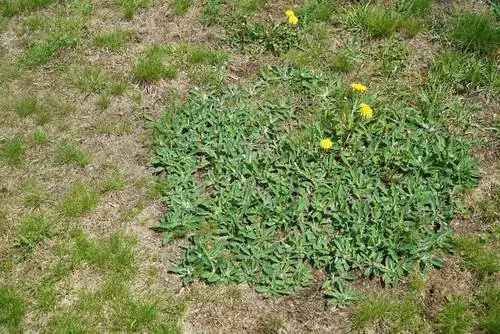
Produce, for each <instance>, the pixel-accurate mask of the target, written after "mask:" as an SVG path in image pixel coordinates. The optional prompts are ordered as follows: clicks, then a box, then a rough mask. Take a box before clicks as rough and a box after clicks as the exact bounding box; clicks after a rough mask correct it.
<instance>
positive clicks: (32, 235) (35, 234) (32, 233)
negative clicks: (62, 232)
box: [18, 213, 52, 256]
mask: <svg viewBox="0 0 500 334" xmlns="http://www.w3.org/2000/svg"><path fill="white" fill-rule="evenodd" d="M51 234H52V224H51V223H50V221H49V220H48V218H47V217H45V216H44V215H43V214H40V213H31V214H27V215H25V216H23V217H22V218H21V225H20V230H19V236H18V240H19V245H20V246H21V248H22V252H23V253H24V254H23V256H26V255H27V254H29V253H31V252H32V251H33V249H34V247H35V246H36V245H37V244H38V243H39V242H41V241H42V240H43V239H45V238H47V237H49V236H50V235H51Z"/></svg>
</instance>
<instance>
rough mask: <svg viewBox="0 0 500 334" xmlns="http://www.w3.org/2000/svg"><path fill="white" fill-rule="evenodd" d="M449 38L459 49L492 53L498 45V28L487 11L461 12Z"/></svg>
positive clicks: (486, 53) (499, 30) (499, 41)
mask: <svg viewBox="0 0 500 334" xmlns="http://www.w3.org/2000/svg"><path fill="white" fill-rule="evenodd" d="M449 38H450V40H451V42H452V43H453V44H454V45H455V46H457V47H458V48H460V49H464V50H467V51H472V52H478V53H481V54H483V55H492V54H494V52H496V50H497V49H498V47H499V46H500V28H499V27H498V24H497V23H496V22H495V19H494V18H493V17H492V16H491V15H490V14H489V13H473V12H461V13H459V14H458V15H457V16H456V18H455V22H454V25H453V27H452V29H451V30H450V32H449Z"/></svg>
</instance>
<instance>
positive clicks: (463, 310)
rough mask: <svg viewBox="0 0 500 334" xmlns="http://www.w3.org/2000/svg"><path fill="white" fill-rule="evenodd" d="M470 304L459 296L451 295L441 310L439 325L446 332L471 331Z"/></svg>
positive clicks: (454, 333)
mask: <svg viewBox="0 0 500 334" xmlns="http://www.w3.org/2000/svg"><path fill="white" fill-rule="evenodd" d="M468 308H469V306H468V304H467V303H466V302H465V301H464V300H463V299H462V298H460V297H458V296H449V297H448V304H447V305H446V306H445V307H444V309H443V311H442V312H441V315H440V319H439V324H438V327H439V328H440V330H441V331H443V332H444V333H450V334H461V333H468V332H469V326H470V324H469V322H470V316H469V314H468Z"/></svg>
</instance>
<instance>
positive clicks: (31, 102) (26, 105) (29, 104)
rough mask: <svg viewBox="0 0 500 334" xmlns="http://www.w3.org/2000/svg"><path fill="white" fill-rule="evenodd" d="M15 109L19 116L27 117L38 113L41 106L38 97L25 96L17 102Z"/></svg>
mask: <svg viewBox="0 0 500 334" xmlns="http://www.w3.org/2000/svg"><path fill="white" fill-rule="evenodd" d="M14 108H15V110H16V113H17V114H18V115H19V116H21V117H26V116H29V115H32V114H35V113H37V112H38V111H39V109H40V105H39V104H38V98H37V97H36V96H34V95H25V96H23V97H21V98H20V99H19V100H18V101H17V102H16V104H15V107H14Z"/></svg>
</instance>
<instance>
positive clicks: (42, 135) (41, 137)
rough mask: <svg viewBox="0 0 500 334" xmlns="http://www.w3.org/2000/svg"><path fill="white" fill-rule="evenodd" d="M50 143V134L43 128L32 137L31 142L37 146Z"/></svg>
mask: <svg viewBox="0 0 500 334" xmlns="http://www.w3.org/2000/svg"><path fill="white" fill-rule="evenodd" d="M48 141H49V138H48V134H47V132H45V130H44V129H43V128H37V129H36V130H35V131H33V134H32V135H31V142H32V143H33V144H35V145H38V146H40V145H44V144H47V143H48Z"/></svg>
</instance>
